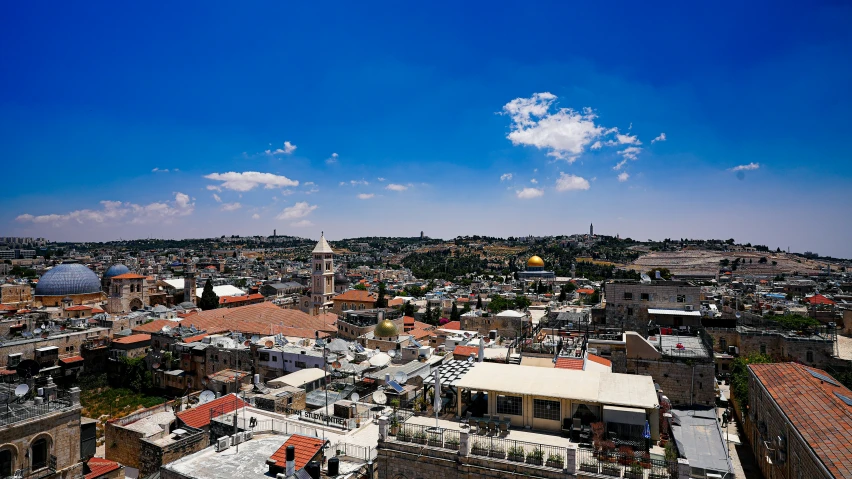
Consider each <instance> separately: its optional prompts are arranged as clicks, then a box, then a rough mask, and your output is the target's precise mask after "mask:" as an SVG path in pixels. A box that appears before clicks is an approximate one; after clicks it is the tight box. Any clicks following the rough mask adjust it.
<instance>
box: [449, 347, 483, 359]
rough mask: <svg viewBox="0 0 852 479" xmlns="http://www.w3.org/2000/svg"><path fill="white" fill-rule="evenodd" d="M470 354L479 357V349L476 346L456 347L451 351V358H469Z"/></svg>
mask: <svg viewBox="0 0 852 479" xmlns="http://www.w3.org/2000/svg"><path fill="white" fill-rule="evenodd" d="M471 354H473V355H474V356H478V355H479V347H477V346H456V349H453V356H464V357H469V356H470V355H471Z"/></svg>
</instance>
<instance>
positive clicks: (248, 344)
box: [243, 341, 251, 347]
mask: <svg viewBox="0 0 852 479" xmlns="http://www.w3.org/2000/svg"><path fill="white" fill-rule="evenodd" d="M243 346H245V347H249V346H251V341H246V342H244V343H243Z"/></svg>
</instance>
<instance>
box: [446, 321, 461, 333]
mask: <svg viewBox="0 0 852 479" xmlns="http://www.w3.org/2000/svg"><path fill="white" fill-rule="evenodd" d="M441 327H442V328H443V329H452V330H454V331H460V330H461V321H450V322H449V323H447V324H445V325H443V326H441Z"/></svg>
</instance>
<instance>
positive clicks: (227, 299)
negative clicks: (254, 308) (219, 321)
mask: <svg viewBox="0 0 852 479" xmlns="http://www.w3.org/2000/svg"><path fill="white" fill-rule="evenodd" d="M258 299H263V295H262V294H247V295H243V296H222V297H221V298H219V304H233V303H241V302H246V301H256V300H258Z"/></svg>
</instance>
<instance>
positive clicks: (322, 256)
mask: <svg viewBox="0 0 852 479" xmlns="http://www.w3.org/2000/svg"><path fill="white" fill-rule="evenodd" d="M311 255H312V256H313V259H312V261H311V310H310V314H311V315H313V316H317V315H319V314H322V313H324V312H325V311H327V310H329V309H331V307H332V306H333V304H334V303H333V302H332V301H331V297H332V296H334V259H333V256H334V251H333V250H332V249H331V246H330V245H329V244H328V241H326V240H325V233H323V234H322V235H321V236H320V240H319V242H318V243H317V245H316V246H315V247H314V250H313V251H312V252H311Z"/></svg>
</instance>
